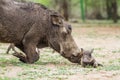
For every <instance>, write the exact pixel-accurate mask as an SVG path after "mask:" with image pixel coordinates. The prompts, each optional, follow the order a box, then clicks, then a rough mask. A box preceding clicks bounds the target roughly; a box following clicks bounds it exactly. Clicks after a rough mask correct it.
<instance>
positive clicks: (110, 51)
mask: <svg viewBox="0 0 120 80" xmlns="http://www.w3.org/2000/svg"><path fill="white" fill-rule="evenodd" d="M74 26H75V27H74V28H73V34H72V35H73V36H74V39H75V41H76V43H77V45H78V47H79V48H84V49H91V48H94V53H93V56H94V57H95V58H96V60H97V61H98V62H100V63H102V64H103V65H104V66H103V67H102V68H97V69H94V68H90V69H87V68H85V69H83V68H82V67H80V68H79V70H82V71H81V72H83V73H78V72H75V73H74V74H68V73H67V72H66V71H69V70H66V71H65V72H64V73H65V74H63V75H62V77H60V78H54V79H53V78H51V79H49V77H48V78H46V77H47V76H46V77H42V78H39V77H37V78H36V79H32V78H30V79H29V78H27V79H26V80H120V27H119V26H114V25H112V26H109V25H106V26H101V25H97V26H96V25H95V26H96V27H95V26H93V27H92V26H89V25H87V26H85V25H80V24H79V25H78V24H77V25H75V24H74ZM6 48H7V45H6V44H0V57H2V58H6V59H7V58H8V59H11V58H13V57H12V56H11V55H8V56H7V55H5V50H6ZM44 51H45V50H41V52H44ZM1 52H2V53H1ZM1 55H2V56H1ZM3 56H4V57H3ZM52 57H53V56H52ZM62 59H63V58H62ZM55 60H56V59H55ZM13 61H14V60H13ZM4 62H5V61H1V60H0V64H1V65H0V70H1V69H5V70H4V71H3V70H1V71H2V72H3V73H4V74H3V73H2V72H0V77H10V78H13V77H19V76H18V73H20V72H23V71H24V70H26V69H27V68H26V65H25V66H22V67H21V65H20V66H19V63H20V62H19V61H16V62H15V63H17V65H14V64H13V63H12V62H6V63H9V66H7V65H4V67H3V64H4ZM53 62H54V60H53ZM53 62H51V63H46V65H45V66H44V65H40V66H44V67H45V68H49V70H51V71H52V72H53V71H54V70H56V68H57V67H60V66H61V67H66V66H67V67H68V66H69V65H72V66H73V65H74V64H71V63H69V62H67V63H65V62H66V61H65V62H64V60H63V61H61V62H60V63H59V64H58V63H57V64H56V62H55V64H54V63H53ZM58 62H59V61H58ZM62 62H63V63H62ZM11 63H12V64H11ZM20 64H21V63H20ZM38 64H40V63H39V62H38ZM38 64H37V63H36V64H35V66H34V65H33V66H34V67H36V66H38ZM27 66H28V65H27ZM29 66H30V65H29ZM56 66H57V67H56ZM75 66H77V68H78V65H75ZM24 67H25V68H26V69H24ZM31 67H32V66H31ZM31 67H29V69H30V70H31V69H32V70H33V72H34V71H39V68H37V69H36V68H31ZM63 69H64V68H63ZM65 69H67V68H65ZM70 69H72V70H77V69H74V68H73V67H72V68H70ZM84 71H86V72H85V73H84ZM46 73H47V72H46ZM38 74H40V72H38ZM48 74H50V73H48ZM51 74H52V73H51ZM60 74H61V73H60ZM25 75H27V74H25ZM25 75H24V76H25ZM24 76H22V77H24ZM64 76H65V78H63V77H64ZM34 77H35V76H34ZM66 77H67V78H66ZM1 80H6V79H3V78H1ZM7 80H9V78H7ZM11 80H22V79H17V78H15V79H11Z"/></svg>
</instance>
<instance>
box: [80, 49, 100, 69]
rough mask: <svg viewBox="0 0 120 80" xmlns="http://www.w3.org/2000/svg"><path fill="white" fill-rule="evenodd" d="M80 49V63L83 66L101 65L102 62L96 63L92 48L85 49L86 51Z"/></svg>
mask: <svg viewBox="0 0 120 80" xmlns="http://www.w3.org/2000/svg"><path fill="white" fill-rule="evenodd" d="M81 51H82V52H83V55H82V57H81V62H80V64H81V65H82V66H83V67H86V66H93V67H98V66H102V64H99V63H97V61H96V60H95V59H94V57H93V56H92V53H93V49H92V50H86V51H85V50H83V49H81Z"/></svg>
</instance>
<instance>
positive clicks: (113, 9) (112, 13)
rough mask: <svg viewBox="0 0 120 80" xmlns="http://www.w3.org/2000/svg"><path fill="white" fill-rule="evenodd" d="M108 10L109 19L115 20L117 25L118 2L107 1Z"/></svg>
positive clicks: (113, 0) (114, 0)
mask: <svg viewBox="0 0 120 80" xmlns="http://www.w3.org/2000/svg"><path fill="white" fill-rule="evenodd" d="M106 8H107V15H108V19H113V21H114V22H115V23H116V22H117V21H118V14H117V12H118V11H117V8H118V6H117V1H116V0H106Z"/></svg>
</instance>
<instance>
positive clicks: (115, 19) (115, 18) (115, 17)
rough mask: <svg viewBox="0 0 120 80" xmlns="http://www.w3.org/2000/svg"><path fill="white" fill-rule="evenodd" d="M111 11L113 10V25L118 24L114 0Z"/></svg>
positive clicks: (114, 0)
mask: <svg viewBox="0 0 120 80" xmlns="http://www.w3.org/2000/svg"><path fill="white" fill-rule="evenodd" d="M112 9H113V10H112V11H113V17H112V19H113V21H114V22H115V23H117V22H118V14H117V1H116V0H113V2H112Z"/></svg>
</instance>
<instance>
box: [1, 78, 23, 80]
mask: <svg viewBox="0 0 120 80" xmlns="http://www.w3.org/2000/svg"><path fill="white" fill-rule="evenodd" d="M0 80H22V79H19V78H9V77H0Z"/></svg>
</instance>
